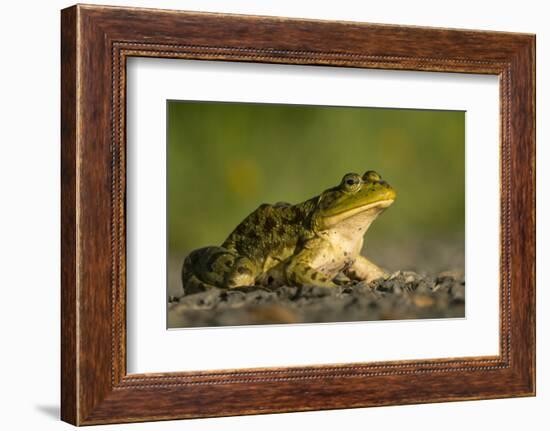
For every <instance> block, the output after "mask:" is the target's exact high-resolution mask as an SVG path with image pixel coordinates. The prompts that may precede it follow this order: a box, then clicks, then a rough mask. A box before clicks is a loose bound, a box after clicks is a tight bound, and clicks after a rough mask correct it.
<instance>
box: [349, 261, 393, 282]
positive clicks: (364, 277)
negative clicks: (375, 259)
mask: <svg viewBox="0 0 550 431" xmlns="http://www.w3.org/2000/svg"><path fill="white" fill-rule="evenodd" d="M344 272H345V274H346V275H347V276H348V277H350V278H351V279H353V280H360V281H366V282H367V283H370V282H371V281H373V280H376V279H378V278H387V277H388V275H389V274H388V273H387V272H386V271H384V270H383V269H382V268H380V267H379V266H378V265H376V264H374V263H372V262H371V261H370V260H368V259H367V258H366V257H364V256H361V255H359V256H357V258H356V259H355V262H353V264H352V265H351V266H350V267H349V268H347V269H346V270H345V271H344Z"/></svg>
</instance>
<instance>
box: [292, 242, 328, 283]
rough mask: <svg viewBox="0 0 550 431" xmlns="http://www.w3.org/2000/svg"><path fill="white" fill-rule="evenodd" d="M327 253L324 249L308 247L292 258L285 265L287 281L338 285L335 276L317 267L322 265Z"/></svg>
mask: <svg viewBox="0 0 550 431" xmlns="http://www.w3.org/2000/svg"><path fill="white" fill-rule="evenodd" d="M325 253H326V251H325V250H323V249H317V250H316V251H313V250H312V249H307V248H306V249H304V250H302V251H301V252H300V253H298V254H296V255H295V256H294V257H292V258H290V259H289V261H288V262H287V264H286V267H285V275H286V278H287V281H288V282H289V283H290V284H293V285H296V286H304V285H313V286H323V287H337V285H336V283H334V282H333V281H332V278H333V277H330V276H329V275H327V274H325V273H323V272H321V271H318V270H317V269H315V268H316V267H320V266H321V263H322V260H323V258H324V254H325Z"/></svg>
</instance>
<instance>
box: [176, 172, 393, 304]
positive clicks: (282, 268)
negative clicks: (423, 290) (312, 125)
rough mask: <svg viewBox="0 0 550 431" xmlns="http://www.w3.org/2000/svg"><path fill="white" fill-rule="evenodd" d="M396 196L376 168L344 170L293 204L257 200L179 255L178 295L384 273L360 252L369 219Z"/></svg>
mask: <svg viewBox="0 0 550 431" xmlns="http://www.w3.org/2000/svg"><path fill="white" fill-rule="evenodd" d="M395 199H396V191H395V189H394V188H393V187H392V186H390V185H389V184H388V183H387V182H386V181H385V180H383V179H382V177H381V175H380V174H378V173H377V172H376V171H373V170H368V171H366V172H365V173H364V174H363V175H359V174H357V173H347V174H345V175H344V176H343V177H342V179H341V181H340V182H339V184H338V185H336V186H334V187H331V188H329V189H327V190H325V191H323V192H322V193H320V194H319V195H317V196H314V197H313V198H310V199H307V200H305V201H303V202H301V203H298V204H294V205H293V204H290V203H287V202H278V203H275V204H262V205H260V206H259V207H258V208H257V209H256V210H254V211H253V212H252V213H250V214H249V215H248V216H246V217H245V218H244V220H242V221H241V223H239V224H238V225H237V227H236V228H235V229H234V230H233V232H231V234H229V236H228V237H227V239H226V240H225V241H224V242H223V243H222V244H221V245H220V246H206V247H201V248H198V249H195V250H193V251H191V253H189V254H188V255H187V256H186V258H185V259H184V262H183V265H182V272H181V278H182V287H183V290H184V293H185V294H192V293H196V292H202V291H205V290H207V289H210V288H220V289H234V288H244V287H247V286H263V287H266V288H270V287H277V286H283V285H286V286H297V287H303V286H308V285H314V286H321V287H337V286H339V285H340V284H341V283H339V280H341V279H342V278H343V279H344V280H348V281H350V282H352V281H356V282H366V283H370V282H372V281H374V280H376V279H379V278H385V277H387V276H388V274H387V272H386V271H385V270H384V269H382V268H381V267H379V266H378V265H376V264H375V263H373V262H372V261H371V260H370V259H368V258H367V257H365V256H363V255H362V254H361V251H362V249H363V242H364V236H365V233H366V232H367V230H368V229H369V227H370V226H371V224H372V222H373V221H374V220H375V219H376V218H377V217H378V216H379V215H380V214H381V213H382V212H383V211H385V210H386V209H387V208H388V207H389V206H390V205H392V204H393V202H394V201H395Z"/></svg>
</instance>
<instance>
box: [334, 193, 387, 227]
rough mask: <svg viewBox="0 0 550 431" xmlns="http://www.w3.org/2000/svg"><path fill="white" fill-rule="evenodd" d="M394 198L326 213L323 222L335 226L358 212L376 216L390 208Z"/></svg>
mask: <svg viewBox="0 0 550 431" xmlns="http://www.w3.org/2000/svg"><path fill="white" fill-rule="evenodd" d="M394 200H395V199H384V200H381V201H376V202H371V203H368V204H365V205H360V206H358V207H355V208H352V209H347V210H344V211H341V212H338V213H336V214H330V215H326V216H324V217H323V224H324V225H325V226H326V227H330V226H334V225H336V224H338V223H340V222H342V221H344V220H347V219H349V218H351V217H353V216H356V215H358V214H363V213H365V214H366V215H369V216H372V217H373V218H375V217H376V216H378V214H380V213H381V212H382V211H383V210H384V209H386V208H388V207H389V206H390V205H391V204H393V202H394Z"/></svg>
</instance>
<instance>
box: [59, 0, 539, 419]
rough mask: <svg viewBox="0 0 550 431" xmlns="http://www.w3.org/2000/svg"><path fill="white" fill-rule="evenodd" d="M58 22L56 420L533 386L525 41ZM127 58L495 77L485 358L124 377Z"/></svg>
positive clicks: (390, 31)
mask: <svg viewBox="0 0 550 431" xmlns="http://www.w3.org/2000/svg"><path fill="white" fill-rule="evenodd" d="M61 17H62V20H61V21H62V22H61V24H62V25H61V50H62V56H61V58H62V63H61V73H62V75H61V83H62V93H61V107H62V112H61V114H62V115H61V122H62V127H61V129H62V134H61V137H62V147H61V161H62V175H61V177H62V180H61V188H62V202H61V205H62V218H61V226H62V247H61V253H62V295H61V305H62V324H61V340H62V345H61V353H62V355H61V358H62V361H61V376H62V378H61V388H62V391H61V418H62V419H63V420H64V421H67V422H69V423H72V424H75V425H89V424H103V423H115V422H137V421H150V420H165V419H178V418H195V417H212V416H229V415H242V414H257V413H273V412H289V411H307V410H321V409H340V408H352V407H367V406H382V405H392V404H413V403H427V402H442V401H454V400H474V399H488V398H503V397H515V396H533V395H534V394H535V36H534V35H529V34H514V33H504V32H503V33H500V32H488V31H470V30H449V29H439V28H423V27H403V26H392V25H376V24H362V23H352V22H329V21H313V20H298V19H286V18H273V17H254V16H239V15H219V14H211V13H196V12H178V11H167V10H152V9H151V10H148V9H133V8H119V7H103V6H82V5H77V6H73V7H70V8H68V9H64V10H63V11H62V14H61ZM131 56H145V57H164V58H185V59H197V60H205V61H208V60H223V61H240V62H261V63H284V64H300V65H331V66H341V67H354V68H375V69H391V70H413V71H442V72H461V73H477V74H493V75H498V76H499V77H500V107H501V110H500V119H501V124H500V127H501V129H500V130H501V143H500V148H501V196H500V205H501V218H500V226H501V228H500V238H501V243H500V247H501V250H500V256H501V257H500V354H499V355H498V356H491V357H461V358H441V359H430V360H412V361H392V362H378V363H362V364H361V363H353V364H339V365H327V366H303V367H283V368H266V369H237V370H226V371H209V370H205V371H203V372H176V373H157V374H127V372H126V350H125V339H126V338H125V337H126V321H125V307H126V303H125V297H126V296H125V295H126V284H125V283H126V279H125V269H126V266H125V264H126V262H125V190H126V177H125V151H126V147H125V142H126V141H125V91H126V88H125V83H126V81H125V76H126V75H125V65H126V59H127V58H129V57H131ZM495 222H497V221H496V220H495Z"/></svg>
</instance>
